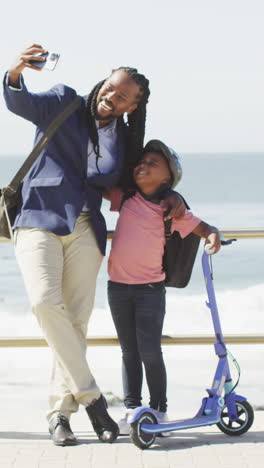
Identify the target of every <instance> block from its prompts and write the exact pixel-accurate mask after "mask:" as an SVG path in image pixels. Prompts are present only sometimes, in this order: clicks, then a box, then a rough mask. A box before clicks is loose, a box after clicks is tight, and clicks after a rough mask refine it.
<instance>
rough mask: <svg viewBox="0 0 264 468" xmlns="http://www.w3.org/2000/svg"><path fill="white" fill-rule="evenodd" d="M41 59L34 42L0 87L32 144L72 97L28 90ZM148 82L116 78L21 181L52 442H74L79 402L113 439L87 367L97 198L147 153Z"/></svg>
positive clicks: (68, 92) (18, 228)
mask: <svg viewBox="0 0 264 468" xmlns="http://www.w3.org/2000/svg"><path fill="white" fill-rule="evenodd" d="M43 53H46V51H45V50H44V49H43V48H42V47H41V46H40V45H37V44H34V45H32V46H31V47H29V48H28V49H26V50H25V51H23V52H22V53H21V54H20V55H19V57H18V58H17V59H16V60H15V62H14V63H13V65H12V66H11V67H10V69H9V70H8V73H7V75H6V77H5V80H4V95H5V100H6V104H7V107H8V108H9V110H11V111H12V112H14V113H16V114H17V115H20V116H21V117H24V118H26V119H27V120H30V121H31V122H33V123H34V124H35V125H36V137H35V142H36V141H38V140H39V139H40V138H41V136H42V135H43V132H44V131H45V129H46V128H47V126H48V125H49V123H50V122H51V121H52V119H53V118H54V117H55V116H56V115H57V114H58V113H59V112H61V111H62V110H63V109H64V108H65V107H66V106H67V105H68V104H69V102H71V101H72V100H73V99H74V98H75V96H76V92H75V91H74V90H73V89H71V88H69V87H67V86H65V85H57V86H54V87H53V88H51V89H50V90H49V91H47V92H45V93H39V94H34V93H30V92H29V91H28V90H27V88H26V86H25V84H24V80H23V77H22V72H23V70H24V69H25V68H30V69H33V70H39V68H38V67H37V66H35V65H34V64H32V63H31V61H32V60H37V61H42V60H45V58H43V57H41V56H39V55H36V54H43ZM148 85H149V82H148V80H147V79H146V78H145V77H144V75H141V74H139V73H138V72H137V70H136V69H134V68H129V67H120V68H119V69H117V70H115V71H113V73H112V74H111V75H110V76H109V77H108V78H107V79H106V80H103V81H101V82H100V83H98V84H97V85H96V86H95V87H94V89H93V90H92V91H91V92H90V94H89V95H88V97H84V98H83V100H82V102H81V104H80V106H79V108H78V109H77V110H76V111H75V112H74V113H73V114H72V115H71V116H70V117H69V118H68V119H67V120H66V121H65V122H64V124H62V125H61V127H60V128H59V129H58V130H57V132H56V134H55V135H54V137H53V138H52V140H51V141H50V142H49V143H48V145H47V146H46V148H45V149H44V150H43V151H42V153H41V154H40V156H39V158H38V159H37V161H36V162H35V163H34V165H33V166H32V168H31V170H30V171H29V172H28V174H27V176H26V177H25V179H24V182H23V187H22V192H21V206H20V210H19V213H18V215H17V217H16V220H15V223H14V226H13V228H14V230H15V236H14V238H15V251H16V257H17V261H18V264H19V266H20V269H21V272H22V275H23V278H24V282H25V286H26V290H27V293H28V296H29V299H30V302H31V305H32V309H33V311H34V313H35V314H36V317H37V319H38V322H39V324H40V326H41V328H42V330H43V333H44V335H45V337H46V339H47V342H48V344H49V346H50V347H51V349H52V351H53V355H54V365H53V373H52V379H51V395H50V410H49V412H48V421H49V431H50V434H51V437H52V439H53V442H54V444H55V445H74V444H76V443H77V440H76V438H75V436H74V434H73V432H72V430H71V427H70V423H69V419H70V415H71V413H73V412H76V411H77V410H78V406H79V404H82V405H84V406H85V409H86V411H87V413H88V416H89V418H90V420H91V423H92V425H93V428H94V430H95V432H96V434H97V436H98V437H99V439H100V440H101V441H102V442H108V443H111V442H113V441H114V440H115V439H116V437H117V436H118V426H117V424H116V423H115V422H114V421H113V420H112V419H111V417H110V416H109V414H108V412H107V409H106V403H105V399H104V397H103V395H102V394H101V392H100V389H99V388H98V386H97V384H96V382H95V379H94V377H93V375H92V374H91V371H90V369H89V366H88V363H87V360H86V332H87V325H88V320H89V317H90V314H91V311H92V307H93V301H94V293H95V283H96V277H97V273H98V270H99V267H100V264H101V261H102V256H103V255H104V253H105V244H106V226H105V221H104V218H103V216H102V214H101V212H100V207H101V200H102V191H103V190H105V189H109V188H111V187H113V186H115V185H116V184H117V183H118V181H119V179H120V176H121V175H122V178H121V181H122V183H123V184H128V183H129V177H130V174H132V171H131V168H132V167H133V166H134V165H135V163H136V162H137V160H138V158H139V156H140V152H141V150H142V147H143V140H144V133H145V117H146V104H147V101H148V97H149V94H150V91H149V86H148ZM124 114H127V116H128V123H127V125H126V124H125V123H124V120H123V115H124Z"/></svg>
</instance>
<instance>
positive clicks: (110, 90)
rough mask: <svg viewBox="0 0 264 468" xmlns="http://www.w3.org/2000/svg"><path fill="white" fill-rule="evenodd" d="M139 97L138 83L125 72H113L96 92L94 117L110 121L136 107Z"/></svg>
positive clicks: (129, 112)
mask: <svg viewBox="0 0 264 468" xmlns="http://www.w3.org/2000/svg"><path fill="white" fill-rule="evenodd" d="M139 97H140V87H139V85H137V84H136V83H135V81H133V80H132V79H131V78H130V77H129V76H128V74H127V73H126V72H124V71H123V70H117V71H115V72H113V73H112V75H111V76H110V77H109V78H107V80H106V81H105V83H104V84H103V86H102V88H101V89H100V91H99V93H98V96H97V112H96V119H97V120H104V121H111V120H113V119H115V118H116V117H120V116H121V115H123V114H125V113H127V114H131V112H133V111H134V110H135V109H136V108H137V105H138V101H139Z"/></svg>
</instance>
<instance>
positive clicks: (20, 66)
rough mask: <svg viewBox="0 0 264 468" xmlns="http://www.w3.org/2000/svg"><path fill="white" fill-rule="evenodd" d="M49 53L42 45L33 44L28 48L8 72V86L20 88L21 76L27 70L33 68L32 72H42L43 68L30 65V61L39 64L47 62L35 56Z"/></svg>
mask: <svg viewBox="0 0 264 468" xmlns="http://www.w3.org/2000/svg"><path fill="white" fill-rule="evenodd" d="M46 52H47V51H46V50H45V49H43V47H42V46H41V45H38V44H33V45H32V46H30V47H28V48H27V49H26V50H24V51H23V52H21V54H19V56H18V57H17V58H16V59H15V61H14V63H13V64H12V65H11V67H10V68H9V70H8V84H9V85H10V86H13V87H14V88H17V87H19V76H20V74H21V73H22V72H23V70H24V69H25V68H31V69H32V70H38V71H40V70H41V68H38V67H35V66H34V65H32V64H31V63H30V60H37V61H39V62H43V61H45V58H44V57H40V56H39V55H35V54H43V53H46Z"/></svg>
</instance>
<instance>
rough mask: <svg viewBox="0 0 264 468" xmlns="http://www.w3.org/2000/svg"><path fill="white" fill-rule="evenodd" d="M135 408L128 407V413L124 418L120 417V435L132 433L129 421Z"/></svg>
mask: <svg viewBox="0 0 264 468" xmlns="http://www.w3.org/2000/svg"><path fill="white" fill-rule="evenodd" d="M133 411H134V410H133V408H128V409H127V411H126V414H125V416H124V418H122V419H120V420H119V421H118V423H117V424H118V427H119V434H120V435H129V433H130V424H129V423H128V422H127V418H128V416H130V415H131V414H132V413H133Z"/></svg>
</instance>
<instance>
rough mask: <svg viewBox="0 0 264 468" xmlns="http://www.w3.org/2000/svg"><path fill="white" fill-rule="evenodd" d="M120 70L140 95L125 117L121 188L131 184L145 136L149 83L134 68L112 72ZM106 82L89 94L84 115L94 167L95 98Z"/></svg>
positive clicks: (95, 144) (96, 141) (98, 85)
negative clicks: (130, 80) (137, 88)
mask: <svg viewBox="0 0 264 468" xmlns="http://www.w3.org/2000/svg"><path fill="white" fill-rule="evenodd" d="M118 70H122V71H124V72H125V73H127V75H128V76H129V77H130V78H131V79H132V80H133V81H134V82H135V83H136V84H137V85H138V86H139V88H140V94H139V96H138V101H139V102H138V106H137V108H136V109H135V110H134V111H133V112H132V113H131V114H129V115H128V116H127V124H126V125H127V137H126V138H127V139H126V154H125V167H124V172H123V175H122V181H121V183H122V186H124V187H127V186H128V185H131V184H132V180H133V177H132V175H133V172H132V171H133V168H134V167H135V166H136V164H137V162H138V161H139V159H140V157H141V154H142V150H143V145H144V136H145V122H146V105H147V102H148V98H149V95H150V90H149V81H148V80H147V78H146V77H145V76H144V75H141V74H140V73H138V71H137V69H136V68H131V67H119V68H117V69H115V70H113V71H112V73H113V72H115V71H118ZM105 81H106V80H103V81H100V82H99V83H98V84H97V85H96V86H95V87H94V88H93V89H92V91H91V92H90V94H89V95H88V98H87V101H86V114H87V120H88V128H89V135H90V138H91V141H92V144H93V147H94V152H95V154H96V166H97V169H98V172H100V171H99V167H98V160H99V158H100V157H101V156H100V148H99V140H98V133H97V128H96V124H95V118H96V108H97V96H98V92H99V90H100V89H101V87H102V86H103V84H104V83H105ZM118 120H122V121H123V122H124V117H123V116H121V117H119V119H118Z"/></svg>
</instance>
